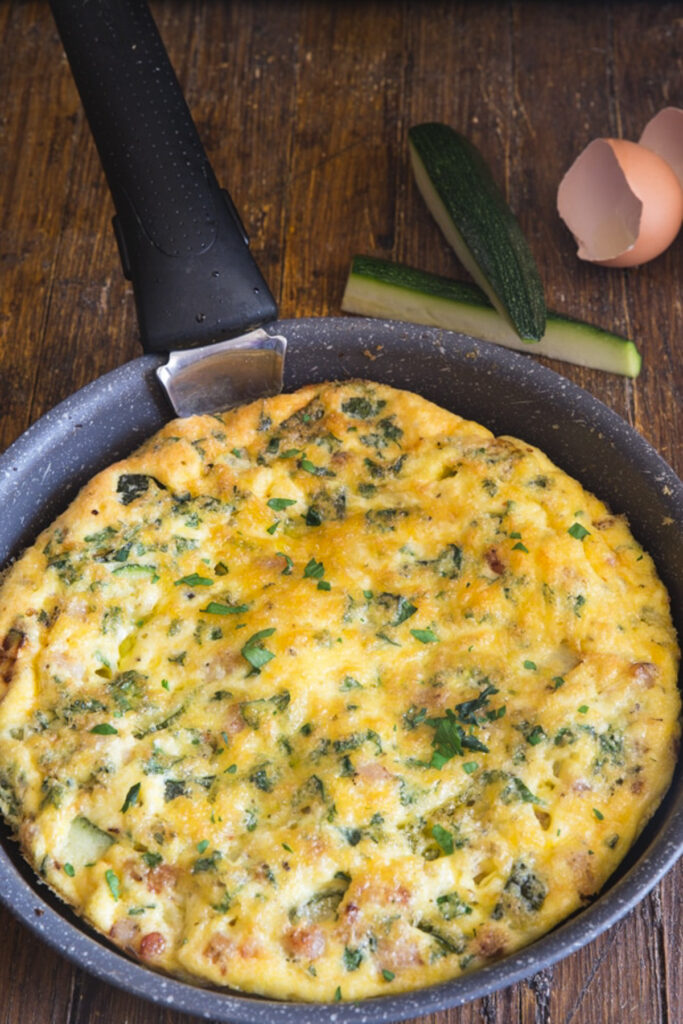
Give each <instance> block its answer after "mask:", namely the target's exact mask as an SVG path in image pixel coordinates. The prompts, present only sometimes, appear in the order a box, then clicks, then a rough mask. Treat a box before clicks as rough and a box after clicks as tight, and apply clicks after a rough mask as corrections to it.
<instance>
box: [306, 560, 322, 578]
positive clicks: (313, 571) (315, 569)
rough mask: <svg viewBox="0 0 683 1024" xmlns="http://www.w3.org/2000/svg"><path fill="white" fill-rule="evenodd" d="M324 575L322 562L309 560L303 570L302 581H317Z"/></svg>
mask: <svg viewBox="0 0 683 1024" xmlns="http://www.w3.org/2000/svg"><path fill="white" fill-rule="evenodd" d="M324 575H325V566H324V565H323V563H322V562H316V560H315V558H311V559H310V561H309V562H308V564H307V565H306V568H305V569H304V579H312V580H319V579H322V577H323V576H324Z"/></svg>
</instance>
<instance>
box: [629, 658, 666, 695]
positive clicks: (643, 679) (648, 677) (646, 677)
mask: <svg viewBox="0 0 683 1024" xmlns="http://www.w3.org/2000/svg"><path fill="white" fill-rule="evenodd" d="M630 671H631V675H632V676H633V678H634V679H635V680H636V682H638V683H642V684H643V686H644V687H645V689H646V690H649V689H651V688H652V687H653V686H654V685H655V680H656V679H657V677H658V675H659V669H658V668H657V666H656V665H653V664H652V662H651V661H636V662H634V663H633V665H631V670H630Z"/></svg>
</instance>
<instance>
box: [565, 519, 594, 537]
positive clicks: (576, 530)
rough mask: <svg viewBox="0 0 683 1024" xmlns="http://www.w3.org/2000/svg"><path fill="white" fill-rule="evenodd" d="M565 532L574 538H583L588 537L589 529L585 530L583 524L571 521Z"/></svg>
mask: <svg viewBox="0 0 683 1024" xmlns="http://www.w3.org/2000/svg"><path fill="white" fill-rule="evenodd" d="M567 533H568V534H569V536H570V537H573V538H574V539H575V540H583V539H584V537H590V530H587V529H586V527H585V526H582V525H581V523H572V525H571V526H570V527H569V529H568V530H567Z"/></svg>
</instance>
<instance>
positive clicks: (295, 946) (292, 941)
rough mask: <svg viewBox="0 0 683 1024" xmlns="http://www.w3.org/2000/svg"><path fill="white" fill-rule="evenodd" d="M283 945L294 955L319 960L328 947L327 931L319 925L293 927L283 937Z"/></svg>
mask: <svg viewBox="0 0 683 1024" xmlns="http://www.w3.org/2000/svg"><path fill="white" fill-rule="evenodd" d="M282 945H283V946H284V948H285V950H286V952H287V953H288V954H289V955H290V956H293V957H296V958H299V957H304V958H305V959H307V960H317V959H318V957H321V956H322V955H323V953H324V952H325V949H326V948H327V940H326V938H325V932H324V931H323V930H322V928H320V927H319V926H318V925H311V926H305V925H302V926H301V927H300V928H292V929H291V930H290V931H288V932H286V933H285V935H283V937H282Z"/></svg>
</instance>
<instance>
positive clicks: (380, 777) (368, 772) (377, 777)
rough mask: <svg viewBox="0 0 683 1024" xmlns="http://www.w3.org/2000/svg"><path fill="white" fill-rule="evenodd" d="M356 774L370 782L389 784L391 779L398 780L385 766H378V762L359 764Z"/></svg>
mask: <svg viewBox="0 0 683 1024" xmlns="http://www.w3.org/2000/svg"><path fill="white" fill-rule="evenodd" d="M356 774H357V775H360V777H361V778H363V779H368V780H369V781H370V782H387V781H388V780H389V779H395V778H396V776H395V775H394V774H393V773H392V772H390V771H389V769H388V768H385V767H384V765H383V764H378V763H377V761H368V762H367V763H365V764H359V765H358V767H357V768H356Z"/></svg>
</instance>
